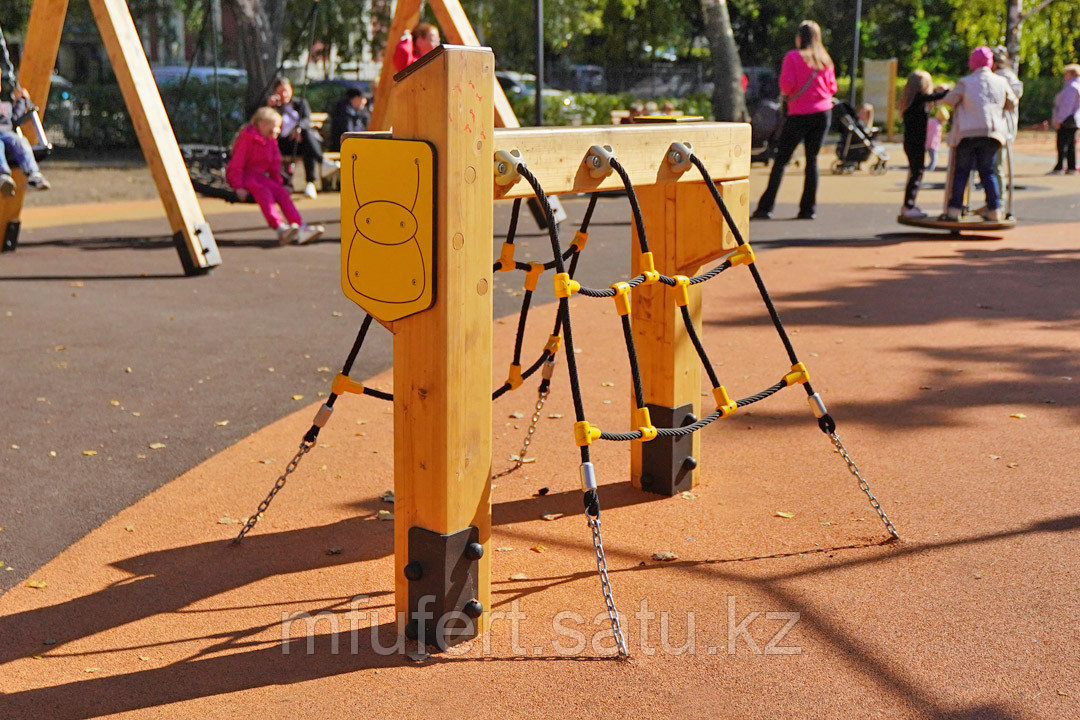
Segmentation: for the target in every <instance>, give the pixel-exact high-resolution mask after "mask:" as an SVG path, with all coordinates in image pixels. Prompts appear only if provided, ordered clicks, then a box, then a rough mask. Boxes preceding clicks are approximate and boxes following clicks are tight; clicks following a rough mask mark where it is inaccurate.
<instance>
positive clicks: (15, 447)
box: [11, 445, 19, 450]
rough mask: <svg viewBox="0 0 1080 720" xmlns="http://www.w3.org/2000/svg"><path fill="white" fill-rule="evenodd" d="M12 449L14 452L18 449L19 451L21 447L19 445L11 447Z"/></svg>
mask: <svg viewBox="0 0 1080 720" xmlns="http://www.w3.org/2000/svg"><path fill="white" fill-rule="evenodd" d="M11 449H12V450H18V449H19V446H18V445H12V446H11Z"/></svg>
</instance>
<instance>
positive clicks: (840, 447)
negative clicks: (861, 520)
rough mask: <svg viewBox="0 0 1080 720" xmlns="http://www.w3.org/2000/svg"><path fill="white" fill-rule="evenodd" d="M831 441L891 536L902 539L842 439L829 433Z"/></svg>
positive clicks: (833, 433)
mask: <svg viewBox="0 0 1080 720" xmlns="http://www.w3.org/2000/svg"><path fill="white" fill-rule="evenodd" d="M829 439H830V440H832V444H833V445H834V446H835V447H836V452H838V453H840V457H842V458H843V459H844V462H845V463H846V464H847V467H848V470H849V471H851V474H852V475H854V476H855V477H856V478H858V480H859V488H860V489H861V490H862V491H863V492H864V493H866V497H867V498H868V499H869V500H870V505H871V507H873V508H874V510H876V511H877V514H878V517H880V518H881V522H883V523H885V529H886V530H888V531H889V534H890V535H892V536H893V539H894V540H899V539H900V533H898V532H896V526H894V525H893V524H892V520H890V519H889V516H888V515H886V514H885V510H883V509H882V507H881V503H879V502H878V499H877V498H876V497H874V493H872V492H870V485H869V483H867V482H866V478H864V477H863V476H862V473H861V472H859V466H858V465H856V464H855V461H854V460H852V459H851V456H850V455H848V454H847V450H846V449H845V448H844V443H842V442H840V438H839V437H837V436H836V433H835V432H831V433H829Z"/></svg>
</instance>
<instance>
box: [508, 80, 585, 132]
mask: <svg viewBox="0 0 1080 720" xmlns="http://www.w3.org/2000/svg"><path fill="white" fill-rule="evenodd" d="M495 78H496V79H497V80H498V81H499V85H501V86H502V89H503V92H505V93H506V96H507V98H509V100H510V102H511V104H517V103H520V102H521V101H528V100H532V99H533V98H535V97H536V76H535V75H533V74H532V73H519V72H514V71H513V70H498V71H496V72H495ZM541 95H542V96H543V98H544V104H545V107H549V108H550V107H551V106H552V105H554V106H556V107H558V108H559V115H560V116H561V117H564V118H566V120H567V121H568V122H573V121H574V120H575V118H576V119H577V120H579V121H580V119H581V106H580V105H578V103H577V99H576V98H574V96H573V94H572V93H568V92H566V91H565V90H557V89H555V88H548V87H546V88H544V89H543V90H542V91H541ZM519 119H520V118H519Z"/></svg>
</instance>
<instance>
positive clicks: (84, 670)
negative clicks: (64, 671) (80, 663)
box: [83, 667, 101, 673]
mask: <svg viewBox="0 0 1080 720" xmlns="http://www.w3.org/2000/svg"><path fill="white" fill-rule="evenodd" d="M83 672H88V673H96V672H101V668H99V667H88V668H83Z"/></svg>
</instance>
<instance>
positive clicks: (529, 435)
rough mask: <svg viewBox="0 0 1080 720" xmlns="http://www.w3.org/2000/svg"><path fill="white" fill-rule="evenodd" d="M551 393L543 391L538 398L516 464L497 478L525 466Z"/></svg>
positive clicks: (497, 476)
mask: <svg viewBox="0 0 1080 720" xmlns="http://www.w3.org/2000/svg"><path fill="white" fill-rule="evenodd" d="M549 394H550V391H548V390H541V391H540V394H539V396H538V397H537V398H536V409H535V410H534V411H533V415H532V419H531V420H530V421H529V429H528V430H527V431H526V432H525V439H524V440H522V442H521V450H520V451H519V452H518V454H517V460H515V461H514V464H513V465H512V466H510V467H508V468H507V469H505V470H503V471H502V472H501V473H499V474H498V475H496V476H495V477H496V478H501V477H503V476H504V475H509V474H510V473H512V472H514V471H515V470H517V469H518V468H520V467H521V466H522V465H524V464H525V453H526V452H528V450H529V445H530V444H532V439H533V433H535V432H536V425H537V423H539V422H540V411H541V410H543V409H544V401H545V400H547V397H548V395H549Z"/></svg>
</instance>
